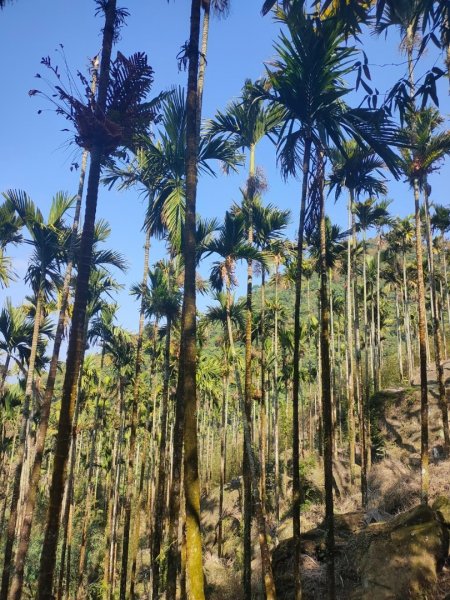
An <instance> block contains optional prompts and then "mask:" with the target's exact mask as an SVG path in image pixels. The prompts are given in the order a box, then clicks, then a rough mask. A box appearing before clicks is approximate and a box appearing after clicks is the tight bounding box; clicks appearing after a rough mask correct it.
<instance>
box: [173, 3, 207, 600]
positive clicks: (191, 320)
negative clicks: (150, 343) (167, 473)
mask: <svg viewBox="0 0 450 600" xmlns="http://www.w3.org/2000/svg"><path fill="white" fill-rule="evenodd" d="M200 8H201V0H192V3H191V28H190V38H189V40H190V41H189V50H188V56H189V70H188V92H187V108H186V209H185V224H184V231H183V257H184V265H185V272H184V297H183V312H182V319H181V348H182V351H181V354H180V368H179V370H180V375H181V377H182V384H181V386H180V392H181V397H182V399H183V402H184V408H185V410H184V435H183V440H184V491H185V499H186V576H187V586H188V593H189V594H190V595H191V596H192V597H193V598H196V599H197V598H198V600H201V599H202V598H204V595H205V594H204V586H203V564H202V538H201V531H200V482H199V476H198V441H197V394H196V392H197V387H196V316H197V315H196V298H195V266H196V235H195V234H196V196H197V160H198V146H199V139H198V135H197V119H198V115H199V112H200V108H201V107H200V106H199V98H198V88H197V86H198V61H199V37H200Z"/></svg>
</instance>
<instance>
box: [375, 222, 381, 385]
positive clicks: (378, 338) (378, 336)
mask: <svg viewBox="0 0 450 600" xmlns="http://www.w3.org/2000/svg"><path fill="white" fill-rule="evenodd" d="M380 265H381V232H379V233H378V241H377V281H376V302H377V319H376V328H375V364H376V377H375V391H376V392H378V391H379V390H380V389H381V306H380V302H381V299H380Z"/></svg>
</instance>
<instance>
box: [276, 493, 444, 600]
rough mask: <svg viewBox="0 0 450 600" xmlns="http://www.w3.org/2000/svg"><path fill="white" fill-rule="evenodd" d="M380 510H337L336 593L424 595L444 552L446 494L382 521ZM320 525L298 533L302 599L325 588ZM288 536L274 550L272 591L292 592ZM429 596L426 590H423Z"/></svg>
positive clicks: (396, 597)
mask: <svg viewBox="0 0 450 600" xmlns="http://www.w3.org/2000/svg"><path fill="white" fill-rule="evenodd" d="M382 517H388V515H384V514H383V513H380V512H378V511H377V512H376V514H375V513H374V512H373V511H372V512H371V513H362V512H354V513H348V514H346V515H336V517H335V525H336V553H337V556H336V566H337V583H338V596H339V598H341V599H349V600H350V599H351V600H408V599H411V600H412V599H418V598H425V597H427V596H426V594H427V592H428V591H429V590H432V589H433V588H434V587H435V586H436V582H437V578H438V573H439V571H440V569H441V567H442V566H443V564H444V563H445V561H446V560H447V558H448V555H449V527H450V500H448V499H447V498H443V497H440V498H438V499H437V500H436V501H435V503H434V504H433V506H432V507H431V508H430V507H427V506H417V507H415V508H413V509H411V510H408V511H406V512H404V513H401V514H399V515H397V516H395V517H393V518H390V519H389V520H387V521H383V522H375V523H374V522H373V521H374V520H375V521H376V520H378V519H379V518H382ZM324 548H325V530H324V529H323V528H322V527H318V528H316V529H313V530H311V531H308V532H306V533H304V534H303V535H302V540H301V549H302V554H303V561H302V579H303V582H304V586H303V587H304V590H303V597H304V599H305V600H309V599H313V598H314V599H316V598H317V599H319V598H323V597H325V596H323V593H324V592H325V589H326V581H325V565H324V562H323V560H324ZM293 550H294V548H293V540H292V539H288V540H284V541H283V542H281V543H280V545H279V546H278V547H277V548H276V549H275V550H274V552H273V569H274V573H275V578H276V586H277V597H278V598H279V599H280V600H289V599H290V598H293V592H294V578H293V572H292V569H293ZM428 597H429V596H428Z"/></svg>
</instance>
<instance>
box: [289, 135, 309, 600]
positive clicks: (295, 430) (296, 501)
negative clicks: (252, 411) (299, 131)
mask: <svg viewBox="0 0 450 600" xmlns="http://www.w3.org/2000/svg"><path fill="white" fill-rule="evenodd" d="M310 161H311V139H310V138H309V137H307V138H306V139H305V149H304V154H303V167H302V170H303V180H302V191H301V199H300V216H299V225H298V234H297V265H296V273H295V306H294V358H293V360H294V367H293V376H292V419H293V425H292V437H293V439H292V526H293V537H294V548H295V562H294V581H295V600H301V597H302V586H301V576H300V566H301V549H300V501H301V483H300V431H299V418H300V415H299V396H300V305H301V295H302V275H303V238H304V232H305V214H306V198H307V195H308V177H309V168H310Z"/></svg>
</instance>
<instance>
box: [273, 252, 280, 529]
mask: <svg viewBox="0 0 450 600" xmlns="http://www.w3.org/2000/svg"><path fill="white" fill-rule="evenodd" d="M278 277H279V265H278V261H277V262H276V271H275V309H274V313H275V314H274V335H273V353H274V358H273V361H274V362H273V395H274V443H275V518H276V522H277V534H278V526H279V523H280V429H279V427H280V423H279V412H280V406H279V397H278Z"/></svg>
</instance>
